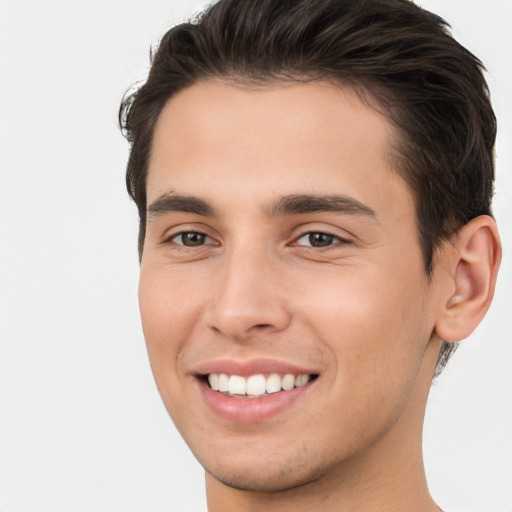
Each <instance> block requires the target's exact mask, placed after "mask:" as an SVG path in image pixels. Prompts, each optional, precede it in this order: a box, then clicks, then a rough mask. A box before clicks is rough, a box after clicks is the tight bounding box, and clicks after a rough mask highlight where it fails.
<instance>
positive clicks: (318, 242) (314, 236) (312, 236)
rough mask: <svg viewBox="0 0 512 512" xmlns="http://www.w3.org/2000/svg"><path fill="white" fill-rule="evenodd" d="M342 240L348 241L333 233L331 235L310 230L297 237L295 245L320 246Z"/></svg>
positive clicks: (342, 241)
mask: <svg viewBox="0 0 512 512" xmlns="http://www.w3.org/2000/svg"><path fill="white" fill-rule="evenodd" d="M344 242H346V243H348V241H346V240H343V239H341V238H339V237H337V236H335V235H331V234H330V233H322V232H321V231H311V232H310V233H305V234H304V235H302V236H301V237H300V238H298V239H297V242H296V245H302V246H306V247H315V248H322V247H329V246H331V245H333V244H338V243H344Z"/></svg>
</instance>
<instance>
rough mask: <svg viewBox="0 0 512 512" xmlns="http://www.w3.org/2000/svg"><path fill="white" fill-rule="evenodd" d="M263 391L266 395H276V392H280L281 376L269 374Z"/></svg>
mask: <svg viewBox="0 0 512 512" xmlns="http://www.w3.org/2000/svg"><path fill="white" fill-rule="evenodd" d="M265 389H266V390H267V393H277V392H278V391H281V376H280V375H278V374H277V373H272V374H270V375H269V376H268V377H267V382H266V384H265Z"/></svg>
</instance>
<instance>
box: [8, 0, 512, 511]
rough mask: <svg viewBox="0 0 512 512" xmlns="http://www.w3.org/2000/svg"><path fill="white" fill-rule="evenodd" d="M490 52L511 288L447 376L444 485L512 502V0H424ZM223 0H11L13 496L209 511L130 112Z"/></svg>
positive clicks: (454, 501) (494, 505) (437, 394)
mask: <svg viewBox="0 0 512 512" xmlns="http://www.w3.org/2000/svg"><path fill="white" fill-rule="evenodd" d="M418 3H420V5H422V6H424V7H426V8H428V9H431V10H433V11H434V12H437V13H439V14H441V15H442V16H443V17H445V18H446V19H447V20H448V21H449V22H451V24H452V26H453V27H454V32H455V35H456V37H457V39H458V40H459V41H461V42H462V43H463V44H465V45H466V46H468V47H469V48H470V49H471V50H472V51H473V52H474V53H475V54H476V55H477V56H479V57H480V58H481V59H482V60H483V61H484V62H485V63H486V64H487V67H488V69H489V75H488V79H489V83H490V86H491V89H492V97H493V103H494V105H495V109H496V111H497V114H498V119H499V139H498V145H497V173H498V180H497V185H496V190H497V193H496V199H495V213H496V217H497V220H498V223H499V225H500V228H501V234H502V238H503V245H504V261H503V266H502V270H501V272H500V276H499V285H498V289H497V293H496V297H495V302H494V304H493V306H492V308H491V311H490V312H489V314H488V316H487V317H486V319H485V320H484V322H483V323H482V325H481V326H480V327H479V329H478V330H477V331H476V332H475V334H474V335H472V336H471V337H470V338H469V339H468V340H467V341H465V342H464V343H463V344H462V346H461V347H460V349H459V352H458V353H457V354H456V355H455V357H454V359H453V361H452V362H450V364H449V365H448V367H447V369H446V371H445V374H444V375H442V376H441V378H440V379H439V381H438V383H437V384H436V385H435V386H434V388H433V391H432V394H431V397H430V400H429V405H428V412H427V422H426V428H425V442H424V444H425V462H426V467H427V473H428V478H429V483H430V487H431V491H432V494H433V496H434V497H435V498H436V499H437V500H438V502H439V504H440V505H442V506H443V507H445V508H446V509H448V510H451V511H452V512H511V511H512V485H511V482H512V372H511V368H512V347H511V343H510V338H511V334H510V330H511V329H510V325H511V323H510V316H511V314H510V304H511V302H512V300H511V299H512V277H511V269H512V264H511V258H510V249H511V247H512V239H511V238H512V237H511V234H512V233H511V225H512V206H511V204H512V179H511V175H510V169H511V163H512V144H511V141H512V116H511V113H512V94H511V91H512V71H511V69H512V66H511V64H512V62H511V53H510V51H511V50H510V49H511V48H512V35H511V34H512V32H511V31H510V27H511V26H512V2H511V1H510V0H489V1H486V2H484V1H483V0H472V1H470V0H419V2H418ZM205 4H206V2H204V1H201V0H195V1H191V0H190V1H183V0H167V1H157V0H149V1H142V0H139V1H135V0H131V1H130V0H124V1H121V0H118V1H114V0H110V1H100V0H89V1H87V2H85V1H79V0H61V1H57V0H53V1H51V0H48V1H36V0H33V1H29V0H0V246H1V251H0V255H1V266H0V511H2V512H132V511H133V512H135V511H137V512H164V511H180V512H181V511H184V512H188V511H193V512H194V511H197V512H200V511H205V510H206V503H205V497H204V490H203V474H202V469H201V468H200V466H199V464H198V463H197V462H196V461H195V460H194V459H193V457H192V455H191V454H190V452H189V451H188V448H187V447H186V446H185V445H184V443H183V441H182V440H181V438H180V436H179V435H178V434H177V432H176V431H175V429H174V426H173V425H172V423H171V421H170V420H169V419H168V418H167V415H166V413H165V411H164V408H163V405H162V404H161V403H160V398H159V396H158V394H157V391H156V387H155V385H154V383H153V379H152V376H151V372H150V369H149V364H148V362H147V356H146V353H145V347H144V341H143V336H142V332H141V327H140V322H139V316H138V309H137V300H136V293H137V277H138V262H137V251H136V239H137V216H136V210H135V206H134V205H133V204H131V203H130V202H129V200H128V197H127V194H126V192H125V187H124V167H125V163H126V159H127V154H128V146H127V143H126V142H125V140H124V139H123V138H122V137H121V135H120V133H119V131H118V128H117V118H116V116H117V109H118V105H119V102H120V99H121V97H122V95H123V93H124V91H125V90H126V88H127V87H128V86H129V85H131V84H133V83H135V82H137V81H140V80H143V79H144V78H145V76H146V73H147V71H148V65H149V58H148V55H149V46H150V44H156V43H157V42H158V38H159V37H160V36H161V35H162V34H163V33H164V32H165V30H167V29H168V28H169V27H170V26H171V25H173V24H174V23H176V22H180V21H183V20H184V19H185V17H187V16H188V15H190V14H192V13H193V12H196V11H198V10H199V9H200V8H201V7H202V6H203V5H205Z"/></svg>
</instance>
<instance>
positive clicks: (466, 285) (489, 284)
mask: <svg viewBox="0 0 512 512" xmlns="http://www.w3.org/2000/svg"><path fill="white" fill-rule="evenodd" d="M453 250H454V251H455V254H456V257H455V258H454V259H453V260H452V263H451V265H450V266H451V268H450V271H449V279H451V281H452V283H451V286H450V287H449V289H450V292H449V295H448V296H447V297H445V298H443V299H442V304H441V311H440V313H439V315H438V319H437V322H436V329H435V330H436V334H437V335H438V336H439V337H440V338H441V339H443V340H445V341H460V340H462V339H464V338H467V337H468V336H469V335H470V334H471V333H472V332H473V331H474V330H475V328H476V327H477V325H478V324H479V323H480V321H481V320H482V318H483V317H484V315H485V313H486V312H487V310H488V309H489V306H490V304H491V301H492V297H493V295H494V288H495V285H496V277H497V274H498V268H499V265H500V261H501V243H500V238H499V234H498V230H497V227H496V222H495V221H494V219H493V218H492V217H490V216H487V215H482V216H480V217H477V218H475V219H473V220H471V221H470V222H469V223H468V224H466V225H465V226H464V227H463V228H462V229H461V230H460V232H459V236H458V239H457V241H456V242H455V243H454V246H453Z"/></svg>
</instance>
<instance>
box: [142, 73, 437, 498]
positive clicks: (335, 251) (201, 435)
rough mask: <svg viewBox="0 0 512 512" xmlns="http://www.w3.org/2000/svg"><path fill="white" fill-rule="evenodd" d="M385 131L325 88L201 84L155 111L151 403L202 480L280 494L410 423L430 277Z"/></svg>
mask: <svg viewBox="0 0 512 512" xmlns="http://www.w3.org/2000/svg"><path fill="white" fill-rule="evenodd" d="M394 136H395V134H394V131H393V128H392V126H391V125H390V123H389V122H388V121H387V120H386V118H385V117H383V116H382V115H381V114H379V113H378V112H377V111H376V110H375V109H373V108H371V107H369V106H368V105H366V104H363V103H362V102H361V101H360V99H359V98H358V96H357V95H356V94H355V93H354V92H353V91H352V90H350V89H349V88H345V89H343V88H339V87H334V86H331V85H328V84H325V83H309V84H295V85H286V84H278V85H269V86H265V87H263V88H258V89H255V88H244V87H241V86H233V85H228V84H226V83H220V82H214V81H211V82H205V83H200V84H196V85H193V86H192V87H190V88H188V89H186V90H184V91H182V92H180V93H179V94H177V95H176V96H174V97H173V98H172V99H171V100H170V101H169V102H168V104H167V105H166V106H165V108H164V109H163V111H162V114H161V116H160V118H159V121H158V123H157V126H156V130H155V134H154V145H153V151H152V157H151V161H150V166H149V174H148V181H147V199H148V205H149V206H148V222H147V232H146V240H145V245H144V252H143V256H142V263H141V277H140V290H139V300H140V309H141V315H142V322H143V328H144V333H145V337H146V342H147V347H148V352H149V356H150V361H151V365H152V369H153V372H154V375H155V379H156V382H157V385H158V388H159V390H160V393H161V396H162V398H163V401H164V403H165V405H166V407H167V410H168V411H169V414H170V416H171V417H172V419H173V420H174V422H175V424H176V426H177V428H178V429H179V431H180V432H181V434H182V435H183V437H184V439H185V440H186V442H187V443H188V445H189V446H190V448H191V449H192V451H193V452H194V454H195V455H196V457H197V458H198V460H199V461H200V462H201V464H202V465H203V466H204V468H205V469H206V471H207V473H208V474H209V475H210V478H212V477H214V478H215V479H217V480H218V481H221V482H224V483H226V484H228V485H230V486H233V487H236V488H241V489H252V490H279V489H286V488H290V487H293V486H296V485H299V484H303V483H306V482H309V481H312V480H314V479H319V478H320V479H321V478H326V475H332V474H334V473H336V472H337V471H343V468H346V467H347V466H348V465H349V461H354V460H357V459H361V458H362V457H363V456H364V454H368V453H369V452H371V451H374V452H375V453H376V450H377V449H378V447H379V446H381V447H382V446H384V444H386V443H387V444H386V446H387V448H386V450H388V451H390V450H393V449H396V448H397V447H393V442H391V441H389V440H390V439H393V435H392V434H393V432H394V431H396V430H397V429H399V428H400V429H401V434H402V437H401V441H402V443H404V442H405V440H404V437H403V436H407V435H408V434H407V432H408V431H409V430H411V431H412V430H414V429H415V428H416V423H419V420H418V416H421V407H419V406H418V403H419V401H421V400H423V399H424V398H425V397H424V396H423V395H422V397H421V400H420V399H419V398H418V396H419V394H418V391H417V389H418V387H421V389H426V388H428V383H427V382H426V381H427V380H429V379H430V378H431V371H432V370H433V365H435V357H430V360H429V367H428V371H427V372H425V371H424V365H425V354H426V353H428V347H429V345H430V342H431V340H432V337H433V335H432V332H433V326H434V324H435V303H436V289H435V285H434V284H429V281H428V280H427V277H426V275H425V272H424V270H423V260H422V255H421V251H420V247H419V243H418V239H417V226H416V220H415V211H414V202H413V199H412V195H411V193H410V191H409V189H408V188H407V186H406V184H405V183H404V182H403V181H402V179H401V178H400V177H399V176H398V175H397V174H396V173H395V172H394V171H393V169H392V164H391V161H392V159H391V158H390V148H391V145H392V141H393V137H394ZM433 282H435V279H434V281H433ZM436 355H437V354H436ZM429 372H430V373H429ZM411 411H414V412H413V413H411ZM417 411H419V412H417ZM413 423H414V425H413ZM408 429H409V430H408Z"/></svg>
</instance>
